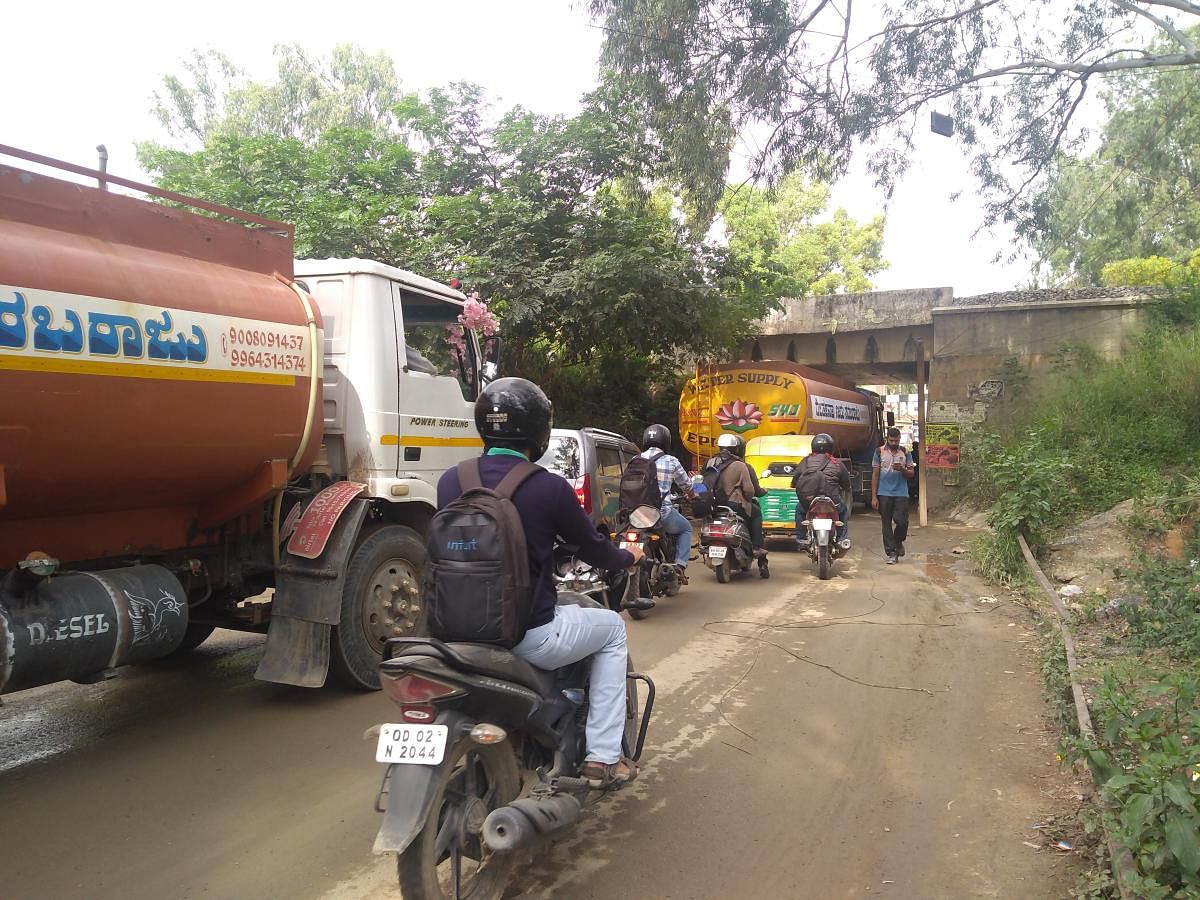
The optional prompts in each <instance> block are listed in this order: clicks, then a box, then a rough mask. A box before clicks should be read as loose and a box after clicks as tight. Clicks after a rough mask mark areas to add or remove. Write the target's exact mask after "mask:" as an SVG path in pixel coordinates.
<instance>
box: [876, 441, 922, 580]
mask: <svg viewBox="0 0 1200 900" xmlns="http://www.w3.org/2000/svg"><path fill="white" fill-rule="evenodd" d="M885 440H886V442H885V443H884V445H883V446H882V447H880V448H879V449H878V450H876V451H875V458H874V459H872V460H871V509H877V510H879V519H880V522H882V524H883V553H884V555H885V556H886V557H887V562H888V565H889V566H890V565H895V564H896V563H898V562H899V561H900V557H902V556H903V555H904V539H905V538H907V537H908V482H909V479H911V478H912V477H913V473H914V472H915V471H916V468H915V467H914V466H913V460H912V456H911V455H910V454H909V452H908V451H907V450H905V449H904V448H903V447H901V446H900V429H899V428H889V429H888V430H887V436H886V439H885Z"/></svg>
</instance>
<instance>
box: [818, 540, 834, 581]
mask: <svg viewBox="0 0 1200 900" xmlns="http://www.w3.org/2000/svg"><path fill="white" fill-rule="evenodd" d="M832 567H833V561H832V560H831V559H830V558H829V545H828V544H822V545H821V546H820V547H818V548H817V577H818V578H820V579H821V580H822V581H825V580H827V579H828V578H829V576H830V575H831V574H832V573H831V572H830V569H831V568H832Z"/></svg>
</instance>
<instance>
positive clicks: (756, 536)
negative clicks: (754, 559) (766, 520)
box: [747, 500, 763, 550]
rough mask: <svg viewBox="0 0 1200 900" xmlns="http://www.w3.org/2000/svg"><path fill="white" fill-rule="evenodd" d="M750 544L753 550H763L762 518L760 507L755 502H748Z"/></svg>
mask: <svg viewBox="0 0 1200 900" xmlns="http://www.w3.org/2000/svg"><path fill="white" fill-rule="evenodd" d="M747 524H749V526H750V544H751V545H752V546H753V547H754V549H755V550H761V549H763V517H762V507H761V506H759V505H758V503H756V502H755V501H753V500H752V501H750V521H749V522H748V523H747Z"/></svg>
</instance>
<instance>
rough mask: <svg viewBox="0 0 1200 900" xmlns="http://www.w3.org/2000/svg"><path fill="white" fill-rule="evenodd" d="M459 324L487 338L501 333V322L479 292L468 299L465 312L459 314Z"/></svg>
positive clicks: (475, 292) (472, 293)
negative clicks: (481, 333) (479, 332)
mask: <svg viewBox="0 0 1200 900" xmlns="http://www.w3.org/2000/svg"><path fill="white" fill-rule="evenodd" d="M458 322H459V324H460V325H462V326H463V327H464V328H470V329H472V330H474V331H481V332H483V334H484V336H485V337H491V336H492V335H494V334H497V333H498V332H499V331H500V320H499V319H497V318H496V315H495V313H493V312H492V311H491V310H490V309H488V305H487V301H486V300H484V299H482V298H481V297H480V296H479V291H472V292H471V295H470V296H469V297H467V302H466V303H465V304H463V311H462V312H461V313H459V314H458Z"/></svg>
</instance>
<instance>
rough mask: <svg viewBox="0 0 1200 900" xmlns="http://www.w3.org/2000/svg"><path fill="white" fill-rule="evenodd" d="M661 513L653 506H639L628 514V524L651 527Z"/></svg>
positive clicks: (637, 526) (636, 526)
mask: <svg viewBox="0 0 1200 900" xmlns="http://www.w3.org/2000/svg"><path fill="white" fill-rule="evenodd" d="M661 515H662V512H661V511H660V510H657V509H655V508H654V507H653V506H639V507H638V508H637V509H635V510H634V511H633V512H631V513H630V514H629V524H630V525H632V526H633V527H634V528H653V527H654V525H655V523H657V522H658V519H659V516H661Z"/></svg>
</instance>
